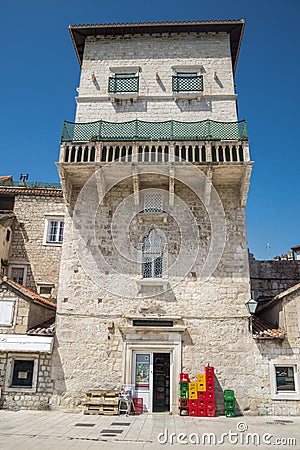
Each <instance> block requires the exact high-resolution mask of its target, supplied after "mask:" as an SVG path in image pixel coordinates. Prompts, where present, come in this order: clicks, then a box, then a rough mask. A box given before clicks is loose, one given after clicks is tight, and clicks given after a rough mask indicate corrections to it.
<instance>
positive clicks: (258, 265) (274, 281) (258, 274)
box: [249, 257, 300, 300]
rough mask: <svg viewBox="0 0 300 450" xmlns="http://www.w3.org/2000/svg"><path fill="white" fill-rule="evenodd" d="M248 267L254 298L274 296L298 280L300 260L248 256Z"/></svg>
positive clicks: (299, 278) (299, 279)
mask: <svg viewBox="0 0 300 450" xmlns="http://www.w3.org/2000/svg"><path fill="white" fill-rule="evenodd" d="M249 268H250V278H251V291H253V293H254V298H255V299H256V300H257V299H259V298H264V297H274V296H275V295H277V294H279V293H280V292H282V291H284V290H285V289H288V288H290V287H291V286H293V285H294V284H297V283H299V282H300V261H294V260H287V261H259V260H256V259H254V258H253V257H250V259H249Z"/></svg>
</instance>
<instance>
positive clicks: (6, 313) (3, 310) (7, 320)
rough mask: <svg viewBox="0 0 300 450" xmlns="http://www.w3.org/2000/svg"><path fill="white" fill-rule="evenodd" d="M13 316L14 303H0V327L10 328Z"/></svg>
mask: <svg viewBox="0 0 300 450" xmlns="http://www.w3.org/2000/svg"><path fill="white" fill-rule="evenodd" d="M13 316H14V302H6V301H2V302H0V326H11V325H12V323H13Z"/></svg>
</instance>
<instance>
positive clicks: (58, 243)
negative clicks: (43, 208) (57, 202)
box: [43, 215, 65, 247]
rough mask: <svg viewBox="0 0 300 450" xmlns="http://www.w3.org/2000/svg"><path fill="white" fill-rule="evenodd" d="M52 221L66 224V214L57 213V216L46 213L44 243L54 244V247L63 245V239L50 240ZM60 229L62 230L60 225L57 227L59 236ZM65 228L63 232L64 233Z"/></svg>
mask: <svg viewBox="0 0 300 450" xmlns="http://www.w3.org/2000/svg"><path fill="white" fill-rule="evenodd" d="M51 222H58V223H59V224H60V223H64V224H65V218H64V216H62V215H61V216H59V215H55V216H51V215H46V216H45V226H44V237H43V245H47V246H54V247H61V246H62V244H63V240H64V239H62V241H59V240H56V241H49V240H48V237H49V231H50V226H51ZM59 230H60V226H58V229H57V235H58V236H59ZM64 231H65V230H63V234H64Z"/></svg>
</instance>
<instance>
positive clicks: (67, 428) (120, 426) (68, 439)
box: [0, 410, 300, 450]
mask: <svg viewBox="0 0 300 450" xmlns="http://www.w3.org/2000/svg"><path fill="white" fill-rule="evenodd" d="M172 433H173V435H172ZM158 437H159V440H158ZM279 440H280V441H279ZM159 441H160V442H159ZM182 447H183V448H197V447H200V448H201V449H212V448H220V449H221V448H222V449H239V450H241V449H244V448H245V449H250V450H253V448H257V449H262V450H266V449H270V448H274V449H279V448H281V449H282V448H293V449H299V448H300V417H299V416H298V417H278V416H277V417H274V416H256V417H254V416H246V417H235V418H226V417H212V418H211V417H180V416H178V415H169V414H164V413H160V414H159V413H157V414H143V415H141V416H129V417H126V416H97V415H95V416H85V415H83V414H82V413H67V412H62V411H28V410H22V411H17V412H14V411H4V410H1V411H0V449H7V450H10V449H14V450H21V449H22V450H32V449H33V450H34V449H55V450H59V449H64V450H68V449H91V450H93V449H101V448H105V449H106V450H109V449H118V448H120V449H122V450H123V449H124V450H126V449H133V450H141V449H143V450H148V449H150V450H152V449H163V448H182Z"/></svg>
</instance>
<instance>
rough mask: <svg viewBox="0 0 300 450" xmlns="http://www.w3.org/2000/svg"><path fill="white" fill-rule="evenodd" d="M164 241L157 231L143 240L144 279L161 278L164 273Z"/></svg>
mask: <svg viewBox="0 0 300 450" xmlns="http://www.w3.org/2000/svg"><path fill="white" fill-rule="evenodd" d="M163 248H164V241H163V239H162V237H161V236H160V235H159V234H158V232H157V231H156V230H151V231H150V233H149V234H148V236H146V237H145V238H144V240H143V247H142V249H143V277H144V278H161V277H162V272H163Z"/></svg>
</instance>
